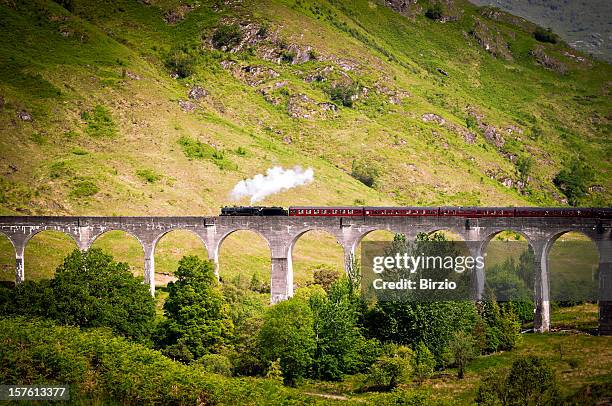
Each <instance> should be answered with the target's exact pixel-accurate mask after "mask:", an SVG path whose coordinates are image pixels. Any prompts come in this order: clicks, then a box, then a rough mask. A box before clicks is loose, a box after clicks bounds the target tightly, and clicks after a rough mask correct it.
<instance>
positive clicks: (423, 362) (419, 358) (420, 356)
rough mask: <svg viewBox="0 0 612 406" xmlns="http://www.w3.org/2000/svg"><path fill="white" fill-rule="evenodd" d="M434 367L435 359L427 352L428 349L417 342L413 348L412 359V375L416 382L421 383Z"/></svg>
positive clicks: (431, 372)
mask: <svg viewBox="0 0 612 406" xmlns="http://www.w3.org/2000/svg"><path fill="white" fill-rule="evenodd" d="M435 366H436V359H435V357H434V355H433V354H432V353H431V351H429V348H427V346H426V345H425V344H424V343H423V342H422V341H419V342H418V343H417V344H416V345H415V346H414V356H413V357H412V373H413V375H414V377H415V379H416V380H417V381H418V382H423V381H424V380H425V379H427V378H429V377H430V376H431V375H432V374H433V371H434V368H435Z"/></svg>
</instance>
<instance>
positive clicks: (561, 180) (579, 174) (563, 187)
mask: <svg viewBox="0 0 612 406" xmlns="http://www.w3.org/2000/svg"><path fill="white" fill-rule="evenodd" d="M593 177H594V175H593V169H592V168H591V167H590V166H588V165H587V164H585V163H584V162H582V161H580V160H577V159H574V160H573V161H571V163H570V164H569V165H568V166H567V167H565V168H563V169H562V170H561V171H559V173H557V175H556V176H555V178H554V179H553V183H554V184H555V186H557V187H558V188H559V190H560V191H561V192H563V194H564V195H565V196H566V197H567V201H568V203H569V204H570V205H572V206H577V205H578V204H579V203H580V201H581V200H582V198H584V197H585V196H586V195H587V193H588V184H589V183H590V182H591V181H592V180H593Z"/></svg>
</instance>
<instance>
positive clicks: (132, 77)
mask: <svg viewBox="0 0 612 406" xmlns="http://www.w3.org/2000/svg"><path fill="white" fill-rule="evenodd" d="M125 76H127V77H128V78H130V79H132V80H140V76H138V75H137V74H136V73H134V72H130V71H129V70H128V71H125Z"/></svg>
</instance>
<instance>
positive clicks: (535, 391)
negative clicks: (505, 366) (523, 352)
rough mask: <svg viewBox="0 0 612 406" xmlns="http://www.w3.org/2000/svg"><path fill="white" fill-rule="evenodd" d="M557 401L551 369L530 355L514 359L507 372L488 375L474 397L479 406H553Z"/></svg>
mask: <svg viewBox="0 0 612 406" xmlns="http://www.w3.org/2000/svg"><path fill="white" fill-rule="evenodd" d="M558 401H559V388H558V383H557V378H556V376H555V373H554V371H553V369H552V368H551V367H550V366H549V365H548V364H546V363H545V362H544V361H543V360H542V358H540V357H537V356H533V355H531V356H528V357H523V358H519V359H516V360H515V361H514V362H513V363H512V367H511V368H510V370H509V371H508V370H501V371H498V372H497V373H494V374H490V375H488V376H487V377H486V378H484V379H483V380H482V382H481V384H480V386H479V388H478V392H477V395H476V403H478V404H479V405H500V404H501V405H517V406H518V405H553V404H558Z"/></svg>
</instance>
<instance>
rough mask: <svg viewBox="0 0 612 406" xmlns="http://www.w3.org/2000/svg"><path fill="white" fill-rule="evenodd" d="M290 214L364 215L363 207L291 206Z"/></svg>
mask: <svg viewBox="0 0 612 406" xmlns="http://www.w3.org/2000/svg"><path fill="white" fill-rule="evenodd" d="M289 215H290V216H317V217H355V216H363V207H348V206H347V207H311V206H292V207H289Z"/></svg>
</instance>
